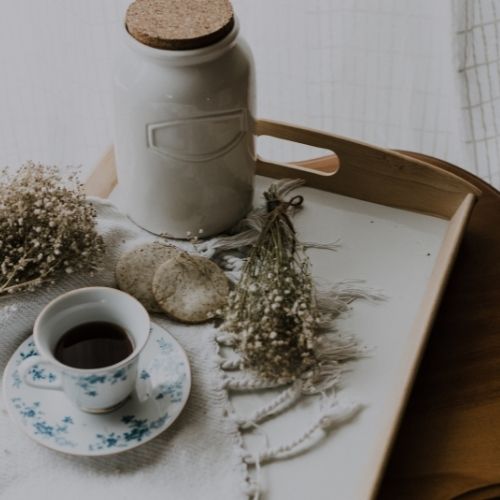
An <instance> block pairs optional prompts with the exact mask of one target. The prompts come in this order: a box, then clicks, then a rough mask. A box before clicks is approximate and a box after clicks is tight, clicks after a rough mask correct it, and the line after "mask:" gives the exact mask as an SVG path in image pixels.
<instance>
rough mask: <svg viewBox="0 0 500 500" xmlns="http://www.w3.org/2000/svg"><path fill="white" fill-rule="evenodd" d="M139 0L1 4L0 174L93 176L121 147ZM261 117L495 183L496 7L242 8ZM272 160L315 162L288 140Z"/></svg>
mask: <svg viewBox="0 0 500 500" xmlns="http://www.w3.org/2000/svg"><path fill="white" fill-rule="evenodd" d="M131 1H132V0H114V1H107V2H103V1H102V0H85V1H81V0H4V1H3V2H2V15H1V16H0V63H1V66H2V78H1V79H0V110H1V112H0V165H6V164H9V165H11V166H13V167H14V166H17V165H19V164H20V163H22V162H24V161H26V160H33V161H38V162H42V163H43V162H45V163H51V164H57V165H59V166H61V167H63V166H64V165H67V164H73V165H75V164H82V165H83V166H84V168H85V169H87V170H89V169H90V168H91V167H92V166H93V165H95V164H96V163H97V160H98V159H99V157H100V156H101V155H102V154H103V153H104V151H106V149H107V148H108V147H109V145H110V144H111V143H112V142H113V141H112V120H111V107H112V100H111V82H112V80H111V74H112V46H113V43H114V40H115V33H116V28H117V27H118V26H119V25H120V23H121V22H122V21H123V11H124V7H125V6H126V5H128V4H129V3H131ZM233 4H234V8H235V12H236V14H237V15H238V18H239V20H240V24H241V31H242V34H243V36H244V37H245V38H246V39H247V40H248V42H249V44H250V46H251V48H252V50H253V53H254V55H255V63H256V74H257V104H258V116H260V117H263V118H271V119H276V120H281V121H289V122H292V123H296V124H299V125H305V126H310V127H315V128H320V129H325V130H326V131H329V132H332V133H336V134H341V135H346V136H351V137H353V138H358V139H362V140H365V141H367V142H371V143H374V144H377V145H380V146H382V147H389V148H400V149H408V150H414V151H419V152H422V153H427V154H430V155H434V156H437V157H440V158H443V159H445V160H448V161H451V162H452V163H455V164H457V165H459V166H461V167H463V168H465V169H468V170H470V171H472V172H474V173H476V174H478V175H479V176H480V177H482V178H483V179H485V180H486V181H487V182H490V183H492V184H493V185H495V186H497V187H499V186H500V15H499V14H500V0H441V1H436V0H376V1H375V0H307V1H305V0H252V1H250V0H233ZM262 141H263V143H262V144H259V148H260V152H261V153H262V154H263V155H265V156H268V157H271V158H272V159H284V160H289V159H293V160H297V159H304V158H307V157H311V156H315V153H314V152H311V150H308V149H304V148H302V147H300V146H297V145H290V144H289V143H285V142H278V141H275V142H272V143H271V142H266V139H265V138H264V139H262Z"/></svg>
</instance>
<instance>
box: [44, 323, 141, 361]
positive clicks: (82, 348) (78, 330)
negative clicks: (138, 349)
mask: <svg viewBox="0 0 500 500" xmlns="http://www.w3.org/2000/svg"><path fill="white" fill-rule="evenodd" d="M133 350H134V345H133V343H132V341H131V340H130V337H129V336H128V335H127V332H126V331H125V330H124V329H123V328H122V327H121V326H119V325H116V324H114V323H110V322H107V321H91V322H89V323H82V324H81V325H78V326H75V327H73V328H71V329H70V330H68V331H67V332H66V333H64V334H63V335H62V337H61V338H60V339H59V341H58V342H57V344H56V348H55V350H54V357H55V358H56V359H57V360H58V361H59V362H61V363H63V364H65V365H67V366H71V367H73V368H83V369H90V368H103V367H105V366H111V365H114V364H116V363H119V362H120V361H122V360H123V359H125V358H127V357H128V356H130V354H132V352H133Z"/></svg>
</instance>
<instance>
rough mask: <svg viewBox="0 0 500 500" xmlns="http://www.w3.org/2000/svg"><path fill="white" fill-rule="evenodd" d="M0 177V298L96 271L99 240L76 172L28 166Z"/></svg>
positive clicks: (100, 251)
mask: <svg viewBox="0 0 500 500" xmlns="http://www.w3.org/2000/svg"><path fill="white" fill-rule="evenodd" d="M0 173H1V178H0V296H2V295H4V294H7V293H14V292H17V291H22V290H34V289H35V288H37V287H38V286H40V285H42V284H44V283H47V282H49V283H53V282H54V280H55V278H56V276H57V275H58V274H61V273H67V274H71V273H73V272H81V271H89V272H93V271H95V270H96V269H97V268H98V267H99V264H100V262H101V258H102V255H103V252H104V242H103V239H102V237H101V236H100V235H99V234H97V231H96V227H95V219H96V212H95V209H94V207H93V206H92V205H91V204H90V203H89V202H88V201H87V199H86V197H85V193H84V192H83V186H82V184H80V183H79V181H78V179H77V176H76V174H70V175H69V176H68V177H67V178H66V179H64V178H63V177H62V176H61V175H60V174H59V172H58V169H57V167H52V166H44V165H39V164H35V163H32V162H28V163H26V164H25V165H23V166H22V167H21V168H20V169H19V170H18V171H17V172H15V173H13V172H11V171H10V170H9V169H7V168H5V169H3V170H2V171H1V172H0Z"/></svg>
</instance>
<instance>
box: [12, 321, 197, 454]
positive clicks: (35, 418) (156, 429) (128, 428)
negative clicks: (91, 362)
mask: <svg viewBox="0 0 500 500" xmlns="http://www.w3.org/2000/svg"><path fill="white" fill-rule="evenodd" d="M38 355H39V354H38V352H37V350H36V347H35V344H34V343H33V338H32V337H30V338H28V339H27V340H25V341H24V342H23V343H22V344H21V345H20V346H19V348H18V349H17V350H16V352H15V353H14V355H13V356H12V358H11V359H10V360H9V362H8V364H7V366H6V368H5V371H4V376H3V394H4V398H5V401H6V406H7V410H8V412H9V415H10V417H11V418H12V420H14V421H15V422H17V423H18V424H19V425H20V426H21V428H22V429H23V430H24V432H26V434H28V436H30V437H31V438H33V439H34V440H35V441H38V442H39V443H41V444H43V445H45V446H47V447H49V448H52V449H53V450H57V451H62V452H64V453H70V454H72V455H87V456H98V455H110V454H113V453H120V452H123V451H126V450H130V449H132V448H135V447H136V446H140V445H141V444H143V443H145V442H147V441H149V440H151V439H153V438H154V437H156V436H157V435H158V434H160V433H161V432H163V431H164V430H165V429H166V428H168V427H170V425H172V423H173V422H174V421H175V420H176V418H177V417H178V416H179V414H180V413H181V411H182V409H183V408H184V405H185V404H186V401H187V399H188V396H189V391H190V388H191V372H190V369H189V362H188V359H187V357H186V354H185V352H184V351H183V349H182V348H181V346H180V345H179V344H178V343H177V341H176V340H175V339H174V338H173V337H172V336H171V335H170V334H169V333H168V332H167V331H165V330H164V329H163V328H161V327H159V326H158V325H154V324H152V327H151V335H150V338H149V340H148V343H147V345H146V347H145V348H144V351H143V352H142V354H141V359H140V361H139V378H138V382H137V390H136V391H135V392H134V394H133V395H132V396H131V397H130V399H129V400H128V401H127V402H126V403H125V404H124V405H123V406H122V407H120V408H119V409H117V410H115V411H113V412H111V413H105V414H101V415H95V414H90V413H85V412H82V411H80V410H79V409H77V408H76V407H75V406H74V405H73V404H72V403H71V402H70V401H69V399H67V398H66V396H65V395H64V393H63V392H60V391H51V390H46V389H39V388H33V387H30V386H28V385H27V384H26V383H24V382H23V380H22V379H21V377H20V375H19V371H18V366H19V365H20V364H21V363H22V362H23V361H24V360H25V359H27V358H29V357H32V356H38ZM37 367H38V368H37ZM28 376H30V377H33V378H35V379H38V380H40V379H44V380H46V381H47V382H48V383H50V382H51V381H55V380H57V377H56V376H55V374H53V373H51V372H50V371H49V369H47V365H43V367H42V366H41V365H35V366H34V367H33V369H32V370H30V372H29V375H28Z"/></svg>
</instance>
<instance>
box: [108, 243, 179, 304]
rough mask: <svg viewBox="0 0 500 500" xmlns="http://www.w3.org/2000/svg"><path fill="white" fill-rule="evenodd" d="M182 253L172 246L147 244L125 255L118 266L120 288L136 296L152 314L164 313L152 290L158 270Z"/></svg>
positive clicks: (116, 271) (116, 275)
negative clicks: (164, 263) (167, 261)
mask: <svg viewBox="0 0 500 500" xmlns="http://www.w3.org/2000/svg"><path fill="white" fill-rule="evenodd" d="M181 252H182V251H181V250H179V249H178V248H177V247H174V246H172V245H164V244H161V243H158V242H155V243H145V244H143V245H140V246H138V247H136V248H134V249H133V250H130V251H129V252H126V253H124V254H123V255H122V256H121V257H120V259H119V260H118V263H117V264H116V269H115V277H116V282H117V284H118V288H120V290H123V291H124V292H127V293H129V294H130V295H132V296H134V297H135V298H136V299H137V300H138V301H139V302H141V303H142V305H143V306H144V307H145V308H146V309H147V310H148V311H150V312H162V310H161V308H160V307H159V305H158V304H157V302H156V300H155V298H154V295H153V290H152V287H151V285H152V282H153V276H154V274H155V271H156V269H157V268H158V267H159V266H160V265H161V264H162V263H163V262H165V261H166V260H168V259H171V258H172V257H174V256H177V255H178V254H179V253H181Z"/></svg>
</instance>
